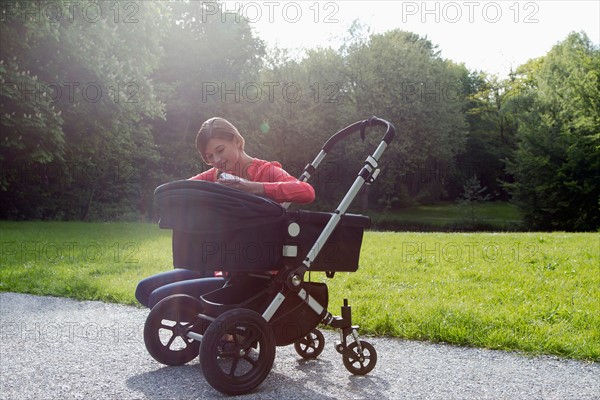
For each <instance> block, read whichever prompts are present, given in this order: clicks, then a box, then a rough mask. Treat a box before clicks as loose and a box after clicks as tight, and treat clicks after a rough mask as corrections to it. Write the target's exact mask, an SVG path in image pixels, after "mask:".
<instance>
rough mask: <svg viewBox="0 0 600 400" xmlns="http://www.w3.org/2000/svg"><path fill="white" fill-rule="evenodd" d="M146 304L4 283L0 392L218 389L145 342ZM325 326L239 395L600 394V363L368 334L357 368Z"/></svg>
mask: <svg viewBox="0 0 600 400" xmlns="http://www.w3.org/2000/svg"><path fill="white" fill-rule="evenodd" d="M147 313H148V311H147V310H142V309H139V308H135V307H126V306H120V305H114V304H105V303H100V302H87V301H86V302H78V301H74V300H68V299H61V298H54V297H38V296H30V295H22V294H13V293H0V338H1V342H0V374H1V375H0V399H36V400H46V399H93V400H96V399H119V400H125V399H156V400H164V399H218V398H224V397H225V396H223V395H221V394H220V393H218V392H216V391H214V390H213V389H212V388H211V387H210V386H209V385H208V384H207V383H206V381H205V380H204V378H203V377H202V374H201V372H200V366H199V363H198V359H196V360H194V361H192V362H191V363H190V364H188V365H185V366H182V367H166V366H163V365H161V364H159V363H157V362H156V361H154V360H153V359H152V358H151V357H150V355H148V353H147V352H146V349H145V347H144V341H143V333H142V332H143V325H144V321H145V319H146V315H147ZM334 340H335V336H334V335H333V334H330V333H326V347H325V351H324V352H323V354H322V355H321V356H320V357H319V358H318V359H317V360H312V361H303V360H302V359H301V358H300V357H299V356H297V355H296V353H295V351H294V349H293V346H287V347H281V348H278V349H277V356H276V358H275V365H274V367H273V370H272V371H271V373H270V375H269V376H268V377H267V379H266V380H265V381H264V382H263V383H262V385H260V386H259V387H258V389H257V390H255V391H254V392H253V393H250V394H248V395H245V396H240V397H239V398H242V399H273V400H275V399H278V400H279V399H282V400H283V399H285V400H287V399H369V400H370V399H377V400H383V399H394V400H395V399H440V400H441V399H443V400H450V399H477V400H479V399H507V400H514V399H526V400H531V399H556V400H568V399H573V400H592V399H600V364H598V363H584V362H575V361H565V360H560V359H557V358H554V357H526V356H522V355H518V354H514V353H507V352H500V351H489V350H480V349H470V348H461V347H454V346H448V345H437V344H429V343H421V342H411V341H404V340H397V339H389V338H371V339H369V340H370V341H371V343H372V344H373V345H374V346H375V348H376V349H377V351H378V355H379V360H378V363H377V366H376V367H375V370H373V371H372V372H371V373H370V374H369V375H367V376H364V377H359V376H352V375H351V374H349V373H348V372H347V371H346V369H345V368H344V366H343V364H342V360H341V356H339V355H338V354H337V353H336V352H335V350H334V349H333V344H332V343H333V341H334Z"/></svg>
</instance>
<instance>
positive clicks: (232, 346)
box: [200, 309, 275, 395]
mask: <svg viewBox="0 0 600 400" xmlns="http://www.w3.org/2000/svg"><path fill="white" fill-rule="evenodd" d="M274 360H275V339H274V337H273V332H272V330H271V327H270V326H269V325H268V324H267V322H266V321H265V319H264V318H263V317H262V316H261V315H260V314H258V313H257V312H255V311H252V310H247V309H234V310H230V311H227V312H225V313H223V314H221V315H220V316H219V317H218V318H217V319H215V320H214V321H213V322H212V323H211V324H210V325H209V326H208V328H207V329H206V332H205V333H204V337H203V339H202V345H201V346H200V363H201V366H202V373H203V374H204V378H205V379H206V381H207V382H208V383H209V384H210V385H211V386H212V387H213V388H215V389H216V390H218V391H220V392H222V393H225V394H229V395H239V394H243V393H247V392H249V391H251V390H252V389H254V388H256V387H257V386H258V385H260V384H261V383H262V381H264V380H265V378H266V377H267V375H268V374H269V372H270V371H271V367H272V366H273V361H274Z"/></svg>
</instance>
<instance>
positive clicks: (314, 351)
mask: <svg viewBox="0 0 600 400" xmlns="http://www.w3.org/2000/svg"><path fill="white" fill-rule="evenodd" d="M324 348H325V336H323V334H322V333H321V331H320V330H318V329H313V330H312V331H310V332H309V333H308V335H306V336H304V337H303V338H302V339H300V340H298V341H296V343H294V349H296V353H298V355H299V356H300V357H302V358H304V359H307V360H311V359H314V358H317V357H319V355H320V354H321V353H322V352H323V349H324Z"/></svg>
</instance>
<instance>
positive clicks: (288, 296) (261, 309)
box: [144, 117, 394, 394]
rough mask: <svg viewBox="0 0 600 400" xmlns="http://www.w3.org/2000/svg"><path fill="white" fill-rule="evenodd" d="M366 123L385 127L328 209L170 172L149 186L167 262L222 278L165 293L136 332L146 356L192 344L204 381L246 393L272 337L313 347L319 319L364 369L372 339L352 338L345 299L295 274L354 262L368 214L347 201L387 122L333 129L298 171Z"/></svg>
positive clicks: (267, 360) (374, 164)
mask: <svg viewBox="0 0 600 400" xmlns="http://www.w3.org/2000/svg"><path fill="white" fill-rule="evenodd" d="M373 125H380V126H384V127H386V128H387V130H386V133H385V136H384V138H383V140H382V141H381V143H380V145H379V146H378V148H377V150H375V152H374V154H373V155H372V156H369V157H368V158H367V160H366V161H365V166H364V167H363V169H362V170H361V171H360V173H359V175H358V177H357V178H356V181H355V183H354V184H353V185H352V187H351V188H350V190H349V191H348V193H347V194H346V196H345V197H344V199H343V200H342V202H341V204H340V206H339V207H338V208H337V209H336V210H335V211H334V212H331V213H326V212H311V211H289V210H288V209H287V206H288V204H284V205H281V204H279V203H276V202H274V201H271V200H269V199H266V198H263V197H259V196H255V195H251V194H248V193H245V192H242V191H239V190H236V189H232V188H228V187H225V186H223V185H219V184H217V183H211V182H202V181H189V180H188V181H175V182H170V183H167V184H165V185H162V186H159V187H158V188H157V189H156V191H155V200H156V204H157V206H158V207H159V209H160V211H161V217H160V222H159V226H160V227H161V228H165V229H172V230H173V236H172V246H173V265H174V266H175V267H176V268H185V269H190V270H196V271H215V270H218V271H224V272H225V273H227V274H228V275H229V276H230V279H229V281H228V283H227V284H226V285H225V286H224V287H223V288H221V289H218V290H216V291H214V292H211V293H208V294H206V295H204V296H202V297H201V298H200V299H195V298H192V297H190V296H186V295H174V296H170V297H167V298H165V299H163V300H162V301H161V302H159V303H158V304H157V305H156V306H155V307H154V308H153V309H152V310H151V312H150V315H149V316H148V319H147V321H146V326H145V329H144V339H145V342H146V347H147V349H148V351H149V352H150V354H151V355H152V356H153V357H154V358H155V359H157V360H158V361H160V362H162V363H164V364H168V365H179V364H183V363H186V362H188V361H190V360H191V359H193V358H194V357H195V356H196V355H198V353H199V354H200V361H201V365H202V371H203V373H204V375H205V378H206V380H207V381H208V382H209V384H211V385H212V386H213V387H214V388H216V389H217V390H219V391H221V392H224V393H227V394H241V393H246V392H248V391H250V390H252V389H254V388H255V387H256V386H258V385H259V384H260V383H261V382H262V381H263V380H264V379H265V377H266V376H267V375H268V373H269V371H270V369H271V366H272V363H273V360H274V356H275V346H284V345H288V344H292V343H294V345H295V348H296V351H297V352H298V354H300V355H301V356H302V357H305V358H315V357H317V356H318V355H319V354H320V353H321V351H322V350H323V346H324V338H323V335H322V334H321V333H320V331H318V330H317V329H315V328H316V326H317V325H318V324H319V323H324V324H327V325H330V326H332V327H334V328H339V329H340V330H341V334H340V339H341V340H340V342H339V343H338V344H336V350H337V351H338V352H339V353H341V354H342V357H343V361H344V365H345V366H346V368H347V369H348V370H349V371H350V372H352V373H354V374H366V373H368V372H369V371H371V370H372V369H373V367H374V366H375V363H376V357H377V356H376V352H375V349H374V348H373V346H372V345H370V344H369V343H368V342H366V341H364V340H359V338H358V333H357V331H358V327H357V326H352V323H351V311H350V307H349V306H348V304H347V301H344V306H343V307H342V316H341V317H334V316H332V315H331V314H330V313H329V312H328V311H327V306H328V294H327V286H326V285H325V284H323V283H315V282H306V281H304V274H305V273H306V272H307V271H309V270H311V271H325V272H326V273H327V276H329V277H333V275H334V274H335V273H336V272H340V271H348V272H354V271H356V270H357V269H358V262H359V255H360V248H361V244H362V238H363V231H364V229H365V228H368V227H369V226H370V220H369V218H368V217H366V216H362V215H354V214H347V213H346V210H347V208H348V207H349V205H350V203H351V201H352V200H353V199H354V197H355V196H356V194H357V193H358V191H359V190H360V188H361V187H362V185H363V184H365V183H372V182H373V181H374V180H375V178H376V177H377V174H378V172H379V168H378V159H379V157H380V156H381V154H382V153H383V151H384V150H385V148H386V146H387V145H388V144H389V142H390V141H391V139H392V137H393V135H394V129H393V126H392V125H391V124H390V123H388V122H387V121H384V120H381V119H378V118H376V117H373V118H370V119H368V120H365V121H359V122H357V123H355V124H353V125H350V126H349V127H347V128H345V129H344V130H342V131H340V132H338V133H336V134H335V135H334V136H332V138H331V139H330V140H329V141H328V142H327V143H326V144H325V145H324V147H323V149H322V150H321V152H320V153H319V155H318V156H317V158H316V159H315V160H314V161H313V163H311V164H309V165H308V166H307V167H306V168H305V170H304V172H303V174H302V176H301V177H300V179H301V180H304V181H306V180H308V179H309V177H310V175H311V174H312V173H314V170H315V169H316V167H317V166H318V165H319V163H320V162H321V161H322V159H323V158H324V157H325V155H326V154H327V152H328V151H329V150H330V149H331V147H333V145H335V144H336V143H337V142H339V141H340V140H342V139H344V138H346V137H347V136H349V135H350V134H352V133H354V132H357V131H361V134H363V135H364V130H365V128H366V127H368V126H373ZM166 321H170V322H168V323H167V322H166ZM349 336H350V337H352V338H353V339H354V341H353V342H352V343H350V344H348V343H347V337H349ZM175 342H179V344H178V345H174V344H175Z"/></svg>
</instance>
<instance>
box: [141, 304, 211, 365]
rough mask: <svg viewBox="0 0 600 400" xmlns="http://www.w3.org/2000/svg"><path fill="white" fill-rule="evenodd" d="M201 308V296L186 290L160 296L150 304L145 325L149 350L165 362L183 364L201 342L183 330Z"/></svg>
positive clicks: (194, 356) (193, 319)
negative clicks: (160, 297) (191, 337)
mask: <svg viewBox="0 0 600 400" xmlns="http://www.w3.org/2000/svg"><path fill="white" fill-rule="evenodd" d="M201 311H202V303H201V302H200V300H198V299H195V298H194V297H191V296H188V295H185V294H176V295H172V296H169V297H165V298H164V299H162V300H161V301H160V302H159V303H158V304H156V305H155V306H154V307H153V308H152V310H151V311H150V314H148V317H147V318H146V324H145V325H144V343H145V344H146V349H147V350H148V353H150V355H151V356H152V357H153V358H154V359H155V360H156V361H158V362H159V363H161V364H165V365H183V364H186V363H188V362H190V361H192V360H193V359H194V358H196V356H198V351H199V349H200V343H199V342H198V341H196V340H193V339H190V338H188V337H187V336H185V334H186V332H187V330H188V328H189V327H190V325H193V324H194V323H195V322H196V320H197V318H198V314H199V313H200V312H201Z"/></svg>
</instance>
